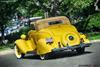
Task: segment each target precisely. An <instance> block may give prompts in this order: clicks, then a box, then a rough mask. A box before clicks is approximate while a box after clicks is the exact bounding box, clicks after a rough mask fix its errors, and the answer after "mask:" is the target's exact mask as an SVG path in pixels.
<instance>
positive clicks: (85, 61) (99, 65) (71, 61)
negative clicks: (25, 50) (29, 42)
mask: <svg viewBox="0 0 100 67" xmlns="http://www.w3.org/2000/svg"><path fill="white" fill-rule="evenodd" d="M0 67H100V43H94V44H93V45H92V46H91V47H89V48H86V52H85V53H84V54H81V55H79V54H77V53H76V52H70V51H68V52H67V51H64V52H61V53H56V54H55V55H50V57H49V59H48V60H40V59H39V57H38V56H32V55H27V56H26V57H25V58H24V59H16V57H15V56H14V54H8V55H2V56H0Z"/></svg>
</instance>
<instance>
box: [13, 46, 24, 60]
mask: <svg viewBox="0 0 100 67" xmlns="http://www.w3.org/2000/svg"><path fill="white" fill-rule="evenodd" d="M14 49H15V55H16V57H17V59H21V58H23V57H24V55H25V54H22V53H21V52H20V50H19V48H18V47H17V46H16V45H15V48H14Z"/></svg>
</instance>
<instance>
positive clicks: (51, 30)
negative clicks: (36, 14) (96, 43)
mask: <svg viewBox="0 0 100 67" xmlns="http://www.w3.org/2000/svg"><path fill="white" fill-rule="evenodd" d="M34 26H35V30H30V31H29V32H28V34H27V36H28V37H26V35H24V34H22V35H21V39H17V40H16V41H15V44H16V45H15V55H16V57H17V58H22V57H24V55H25V54H27V53H28V52H30V51H33V52H35V53H36V54H37V55H40V58H41V59H45V55H46V54H48V53H51V52H56V51H62V50H72V51H73V50H76V51H77V53H83V52H84V51H85V47H89V46H90V45H91V43H90V41H89V40H88V39H87V37H86V36H85V35H84V34H82V33H79V32H78V31H77V29H76V28H75V27H74V26H73V25H72V24H71V23H70V21H69V19H68V18H67V17H64V16H59V17H52V18H46V19H41V20H37V21H36V22H34Z"/></svg>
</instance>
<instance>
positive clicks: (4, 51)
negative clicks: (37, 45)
mask: <svg viewBox="0 0 100 67" xmlns="http://www.w3.org/2000/svg"><path fill="white" fill-rule="evenodd" d="M13 53H14V50H13V49H10V48H9V49H6V50H3V51H0V56H2V55H7V54H13Z"/></svg>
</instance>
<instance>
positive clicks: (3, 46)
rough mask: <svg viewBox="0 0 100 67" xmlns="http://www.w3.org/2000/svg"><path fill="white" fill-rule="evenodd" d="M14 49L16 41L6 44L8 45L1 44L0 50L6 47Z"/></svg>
mask: <svg viewBox="0 0 100 67" xmlns="http://www.w3.org/2000/svg"><path fill="white" fill-rule="evenodd" d="M9 48H11V49H13V48H14V43H10V44H6V45H1V46H0V51H3V50H6V49H9Z"/></svg>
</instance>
